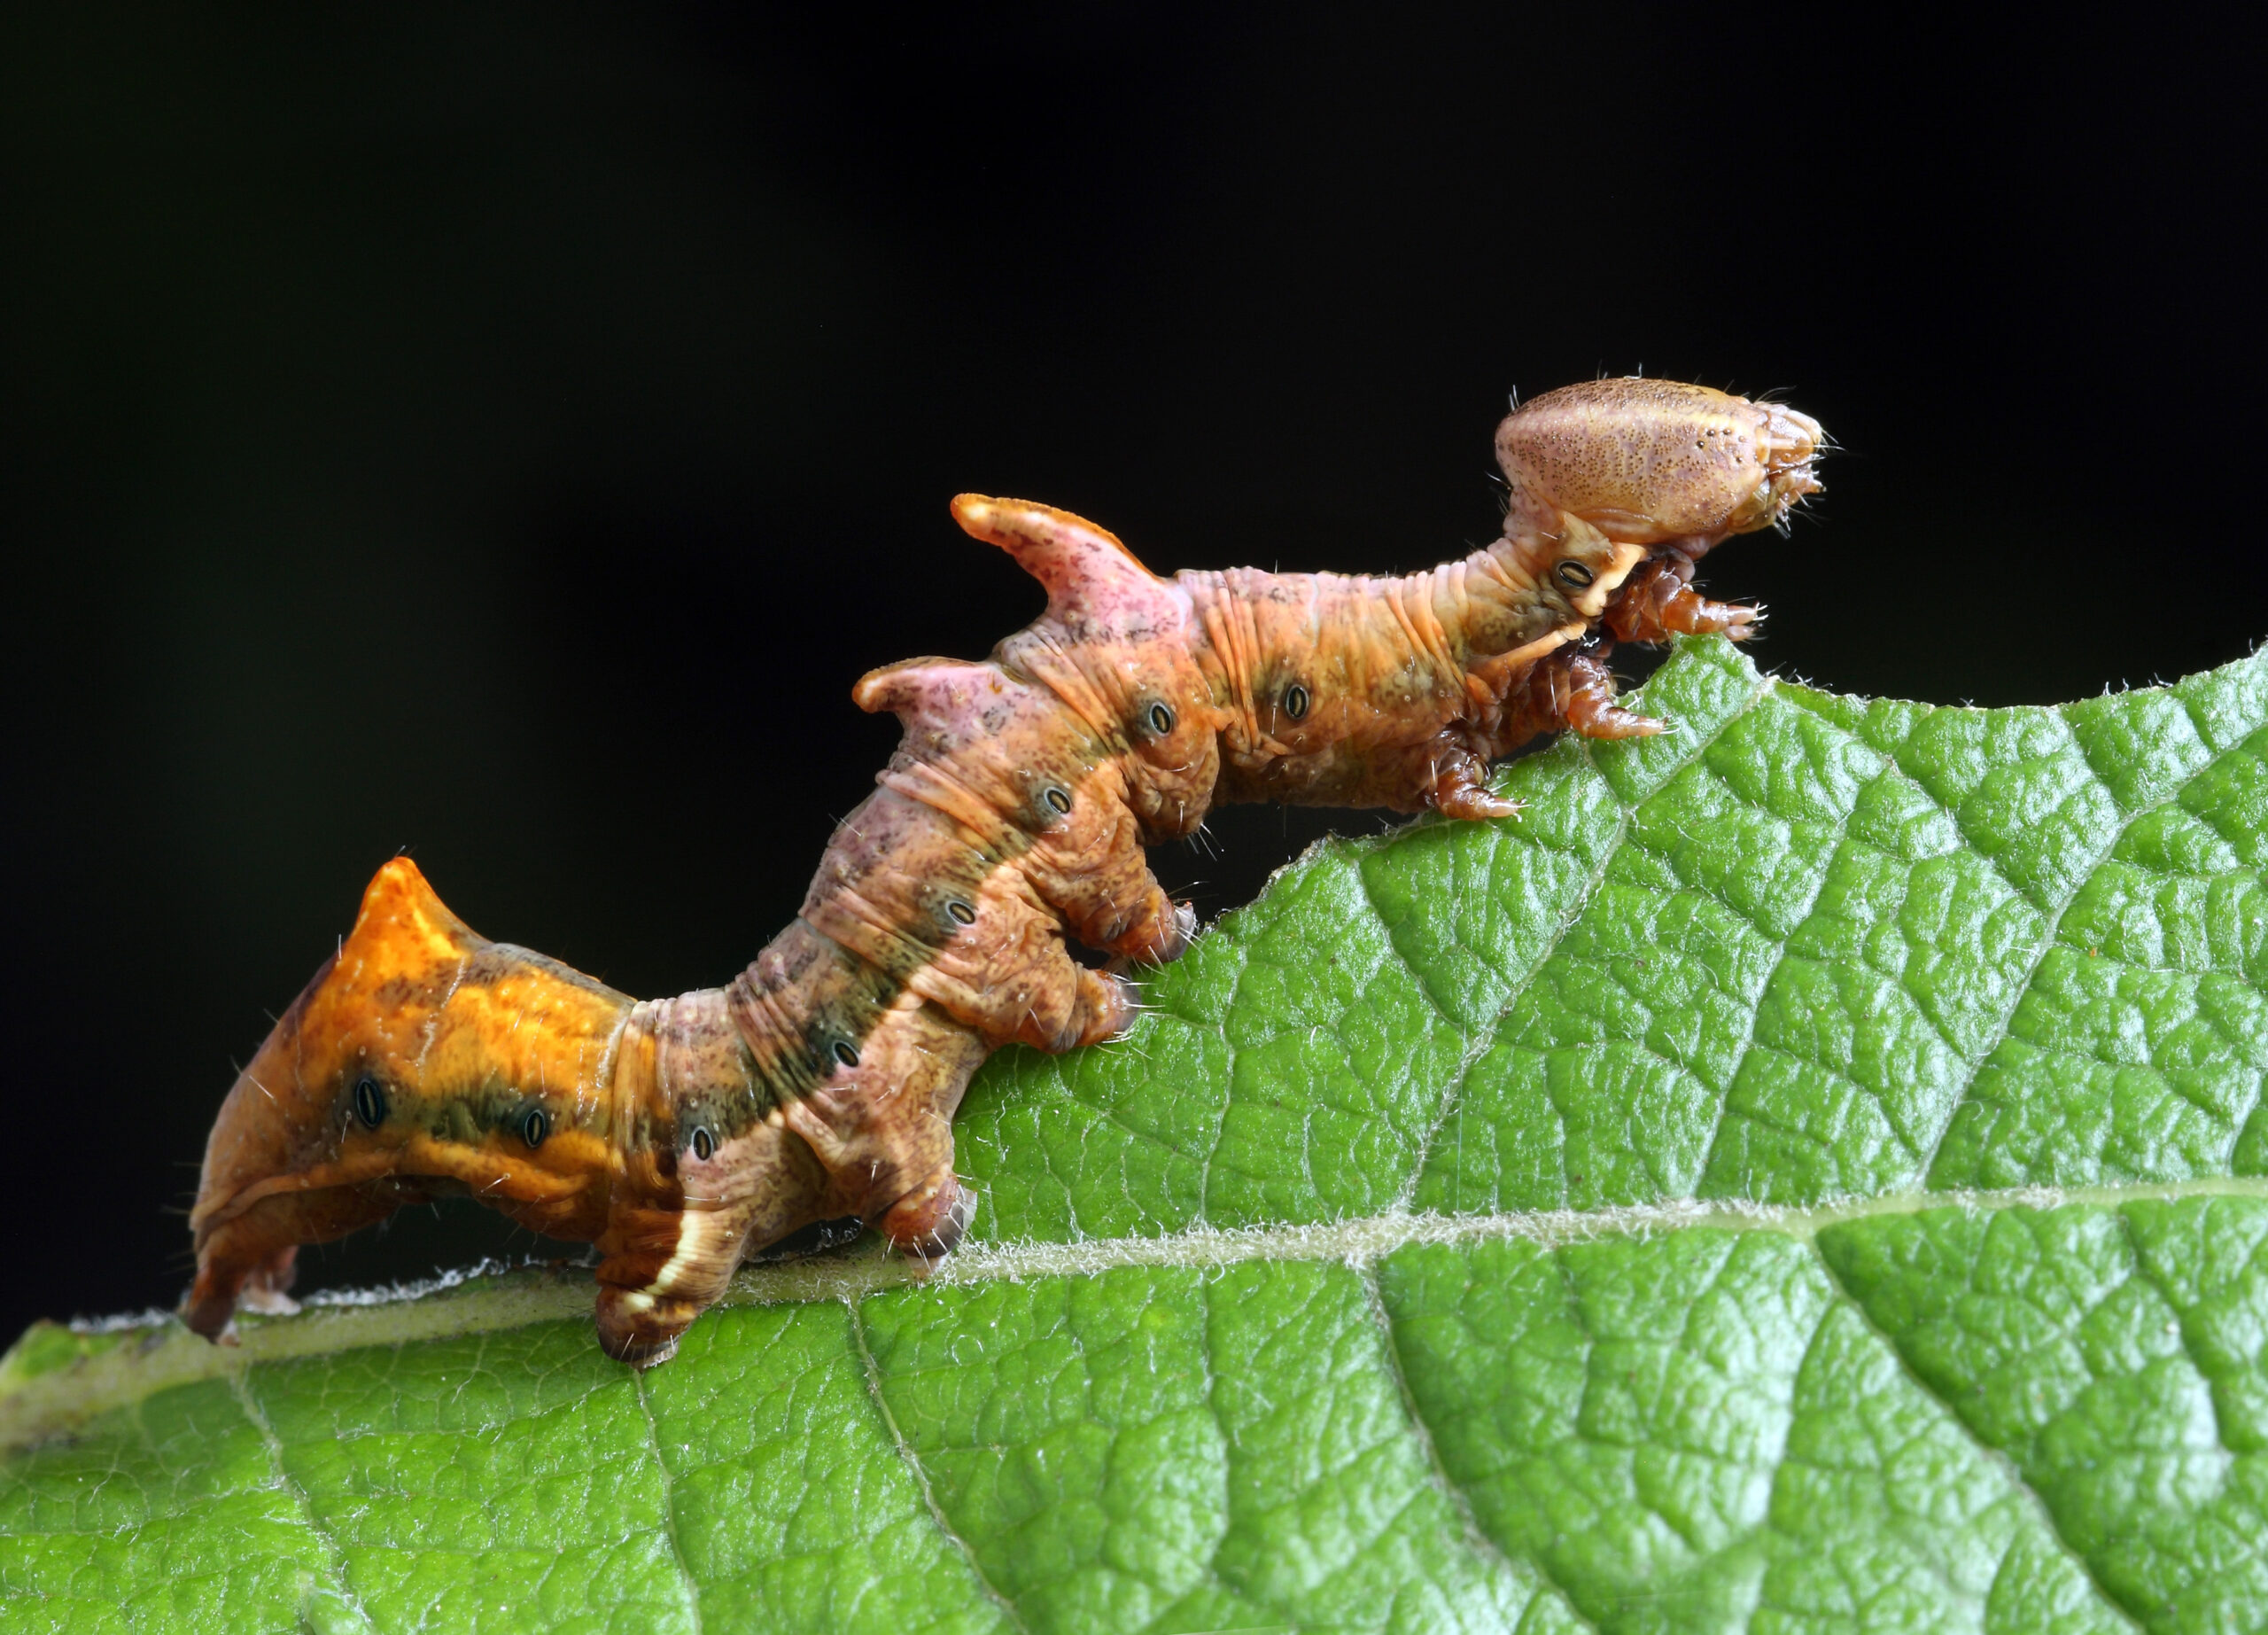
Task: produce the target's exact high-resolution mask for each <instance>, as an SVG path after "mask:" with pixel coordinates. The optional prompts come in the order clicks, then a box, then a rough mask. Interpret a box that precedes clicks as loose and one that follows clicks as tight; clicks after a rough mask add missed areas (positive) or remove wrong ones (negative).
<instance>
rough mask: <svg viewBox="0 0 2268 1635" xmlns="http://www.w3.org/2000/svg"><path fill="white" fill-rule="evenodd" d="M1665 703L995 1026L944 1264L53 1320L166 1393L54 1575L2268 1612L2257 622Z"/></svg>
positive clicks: (1818, 1616)
mask: <svg viewBox="0 0 2268 1635" xmlns="http://www.w3.org/2000/svg"><path fill="white" fill-rule="evenodd" d="M1647 704H1648V705H1649V706H1650V707H1651V708H1652V709H1653V710H1655V711H1656V712H1663V713H1666V714H1669V715H1670V716H1672V717H1673V718H1674V720H1676V721H1677V722H1678V724H1679V726H1680V728H1681V731H1680V732H1678V733H1677V734H1675V735H1673V736H1667V737H1665V738H1662V739H1658V740H1655V741H1652V742H1650V743H1643V744H1630V745H1619V746H1596V745H1588V746H1587V745H1582V744H1562V745H1559V746H1557V747H1555V748H1554V749H1552V750H1550V751H1547V752H1546V753H1545V754H1543V755H1542V756H1539V757H1536V758H1534V759H1531V760H1529V761H1526V762H1524V763H1522V764H1520V765H1519V766H1518V767H1515V768H1513V769H1511V772H1510V773H1509V774H1508V775H1507V777H1506V780H1505V781H1506V783H1507V785H1508V787H1510V788H1511V789H1512V790H1514V791H1515V792H1517V793H1518V794H1520V795H1522V796H1523V797H1524V798H1526V799H1528V800H1529V802H1530V803H1531V805H1530V811H1529V813H1528V815H1527V817H1526V820H1525V821H1522V822H1521V823H1519V824H1518V825H1503V826H1493V827H1487V828H1481V827H1464V826H1451V825H1446V824H1438V823H1426V824H1419V825H1417V826H1415V827H1413V828H1412V829H1406V830H1404V831H1402V832H1401V833H1399V834H1397V835H1394V836H1393V837H1386V838H1383V839H1380V840H1375V841H1364V842H1337V843H1332V844H1330V845H1326V846H1324V847H1323V848H1320V849H1319V850H1318V851H1317V852H1316V853H1312V854H1310V856H1309V857H1308V858H1307V859H1304V860H1302V861H1301V864H1300V865H1299V866H1297V867H1296V868H1294V869H1293V870H1291V871H1289V872H1288V873H1287V874H1286V875H1285V876H1283V877H1282V878H1279V880H1278V882H1277V883H1276V884H1275V885H1274V886H1273V887H1272V888H1271V889H1270V892H1269V893H1268V894H1267V896H1266V897H1265V898H1264V899H1262V901H1261V902H1260V903H1257V904H1255V905H1254V907H1252V908H1250V909H1248V910H1246V911H1244V912H1242V913H1240V914H1239V915H1234V916H1231V918H1230V919H1229V920H1228V921H1227V922H1225V923H1223V925H1222V926H1220V927H1218V928H1216V930H1214V932H1212V933H1211V934H1210V935H1208V937H1207V938H1205V939H1204V940H1203V941H1202V942H1201V943H1200V945H1199V946H1198V947H1197V948H1196V949H1195V950H1193V951H1192V954H1191V955H1190V956H1189V957H1188V958H1187V959H1186V960H1184V962H1182V963H1181V964H1180V965H1178V966H1177V967H1176V968H1174V969H1171V970H1169V971H1165V972H1161V973H1159V974H1158V975H1157V976H1156V977H1155V978H1154V979H1153V982H1152V984H1151V998H1152V1000H1153V1004H1154V1005H1155V1007H1156V1009H1155V1012H1154V1014H1153V1015H1152V1016H1150V1017H1148V1018H1147V1019H1146V1021H1145V1023H1144V1024H1143V1026H1142V1028H1141V1030H1140V1031H1139V1032H1138V1034H1137V1035H1136V1037H1135V1038H1134V1039H1131V1040H1130V1041H1129V1042H1128V1043H1127V1044H1126V1045H1125V1046H1122V1047H1114V1048H1108V1049H1105V1050H1100V1051H1094V1052H1088V1053H1084V1054H1083V1055H1075V1056H1071V1057H1067V1058H1060V1059H1050V1058H1044V1057H1040V1056H1037V1055H1029V1054H1023V1053H1011V1054H1007V1055H1003V1056H1002V1057H1000V1058H998V1059H996V1062H995V1063H994V1064H993V1066H992V1067H991V1068H990V1070H988V1071H987V1073H986V1074H985V1075H984V1076H983V1078H981V1079H980V1081H979V1084H978V1086H976V1088H975V1090H974V1091H973V1093H972V1095H971V1098H970V1103H969V1106H968V1107H967V1109H966V1110H965V1113H964V1117H963V1120H962V1131H963V1135H962V1147H961V1151H962V1155H963V1160H962V1161H963V1165H964V1168H965V1169H966V1170H967V1171H968V1172H971V1173H972V1174H974V1175H975V1177H976V1178H977V1179H978V1180H979V1181H980V1183H981V1184H982V1185H983V1187H984V1188H985V1197H986V1208H985V1211H984V1213H983V1216H982V1217H981V1218H980V1223H979V1231H978V1234H976V1240H975V1242H973V1243H972V1245H971V1246H970V1248H969V1249H968V1250H967V1251H965V1252H964V1254H963V1255H962V1256H961V1257H957V1259H956V1262H955V1263H954V1264H953V1265H951V1267H950V1268H949V1270H948V1272H947V1273H945V1274H944V1276H942V1277H941V1278H939V1279H938V1280H936V1281H933V1282H931V1283H929V1284H928V1285H915V1284H913V1283H910V1282H909V1281H907V1280H906V1279H905V1276H904V1274H903V1273H902V1272H900V1271H898V1270H897V1269H895V1268H893V1267H890V1266H889V1265H885V1264H883V1263H881V1262H878V1261H875V1260H874V1259H872V1258H870V1257H856V1256H854V1257H846V1258H840V1259H837V1260H835V1261H831V1262H828V1263H826V1264H824V1265H819V1266H815V1267H806V1268H800V1269H796V1268H790V1269H783V1270H779V1271H772V1272H764V1273H752V1274H749V1275H747V1276H746V1277H744V1279H743V1282H742V1288H741V1290H740V1293H739V1295H738V1296H736V1299H737V1300H738V1301H739V1302H740V1303H739V1304H734V1305H731V1306H728V1307H727V1308H725V1309H721V1310H719V1311H718V1312H713V1313H711V1315H710V1316H709V1317H707V1318H704V1319H703V1321H702V1322H701V1323H700V1324H699V1325H697V1326H696V1327H695V1330H694V1332H693V1334H692V1335H690V1336H689V1337H688V1339H687V1344H686V1348H685V1351H684V1352H683V1354H682V1355H681V1356H680V1359H678V1360H677V1361H676V1362H674V1363H672V1365H671V1366H669V1367H667V1368H664V1369H662V1370H658V1371H656V1372H655V1373H653V1374H649V1375H646V1376H642V1377H633V1376H631V1375H629V1374H625V1372H623V1371H622V1370H620V1369H618V1368H617V1367H615V1366H613V1365H610V1364H609V1363H607V1362H606V1361H605V1360H604V1359H603V1358H602V1356H601V1355H600V1354H599V1353H598V1352H597V1351H596V1349H595V1347H594V1346H593V1345H592V1344H591V1343H590V1341H589V1337H588V1331H587V1327H586V1325H585V1323H584V1322H583V1321H581V1320H579V1319H576V1318H570V1317H565V1316H563V1314H564V1313H566V1312H570V1311H571V1310H572V1309H573V1307H574V1304H575V1303H576V1302H577V1301H578V1300H579V1299H580V1298H581V1291H579V1290H578V1289H574V1288H572V1287H571V1286H560V1285H559V1284H558V1283H557V1282H556V1281H555V1280H554V1281H540V1287H529V1286H524V1280H523V1281H522V1282H519V1283H513V1282H507V1283H505V1284H501V1285H497V1286H495V1287H494V1288H493V1289H473V1290H470V1291H461V1292H460V1295H459V1296H452V1298H453V1299H454V1300H456V1301H457V1304H454V1305H451V1304H447V1302H443V1303H439V1304H435V1303H431V1302H428V1303H421V1304H417V1305H411V1306H404V1307H400V1308H391V1309H389V1308H380V1309H378V1310H376V1311H372V1312H361V1313H358V1314H354V1315H353V1318H352V1319H351V1320H348V1319H346V1318H338V1319H325V1318H323V1317H321V1316H311V1317H309V1318H303V1319H299V1320H293V1321H291V1322H285V1323H278V1324H270V1325H263V1326H261V1327H258V1328H257V1329H255V1330H254V1331H253V1333H252V1335H251V1338H250V1341H249V1343H248V1344H247V1346H246V1348H245V1354H244V1355H243V1356H242V1357H239V1358H236V1359H230V1358H228V1357H226V1356H224V1355H223V1354H221V1353H216V1352H212V1351H206V1350H202V1349H197V1348H194V1347H192V1346H190V1343H189V1342H187V1341H186V1340H183V1339H180V1338H178V1337H176V1338H166V1337H163V1336H159V1337H156V1338H151V1337H136V1336H134V1335H126V1336H120V1335H105V1336H99V1337H93V1336H90V1337H87V1338H84V1339H74V1338H73V1337H71V1336H66V1335H60V1334H58V1333H57V1332H56V1331H44V1332H42V1333H40V1334H36V1335H34V1336H32V1337H31V1338H30V1339H29V1340H28V1341H27V1343H26V1344H25V1345H24V1346H22V1347H19V1351H18V1352H17V1353H15V1354H14V1355H13V1357H12V1361H11V1363H10V1364H9V1371H10V1376H11V1377H10V1380H9V1382H8V1383H7V1384H6V1385H5V1386H4V1387H0V1411H4V1412H6V1413H8V1414H10V1415H11V1416H12V1423H13V1424H14V1425H15V1426H16V1427H17V1428H18V1434H19V1435H20V1434H21V1432H22V1430H23V1429H24V1428H27V1427H35V1426H36V1424H38V1423H40V1422H42V1421H40V1419H39V1415H40V1414H42V1413H53V1412H56V1411H57V1405H66V1406H67V1405H68V1404H69V1402H70V1401H71V1393H72V1391H73V1390H74V1388H80V1389H81V1391H82V1398H81V1399H82V1403H93V1402H96V1401H97V1400H98V1398H100V1396H101V1394H102V1393H108V1394H109V1396H110V1397H111V1398H115V1399H117V1400H118V1401H119V1403H120V1405H118V1406H115V1407H113V1408H111V1409H110V1410H108V1412H107V1413H106V1415H105V1416H103V1417H98V1418H97V1419H96V1420H95V1421H92V1422H91V1423H89V1424H88V1425H85V1426H84V1427H82V1429H81V1430H80V1433H79V1435H78V1436H77V1437H76V1438H75V1439H74V1440H67V1441H62V1442H56V1441H50V1442H48V1443H46V1444H43V1445H39V1446H36V1447H31V1448H27V1449H25V1450H22V1451H19V1452H16V1453H14V1454H12V1455H10V1456H9V1459H8V1462H7V1464H6V1465H5V1467H4V1469H0V1596H4V1597H5V1600H4V1605H5V1607H6V1608H7V1613H6V1616H7V1618H8V1621H9V1622H10V1623H11V1625H12V1626H15V1625H21V1626H23V1627H27V1628H56V1629H74V1630H75V1629H89V1630H93V1629H112V1628H120V1629H122V1628H129V1627H131V1628H159V1629H163V1628H184V1629H189V1628H199V1627H214V1626H215V1623H216V1622H217V1621H219V1620H220V1619H221V1618H222V1617H223V1616H225V1617H226V1619H227V1621H228V1622H229V1623H230V1624H231V1626H232V1627H247V1628H260V1627H271V1628H295V1627H316V1628H323V1629H333V1628H336V1629H366V1628H376V1629H392V1628H404V1629H408V1628H416V1627H439V1626H444V1625H446V1626H447V1627H461V1628H477V1629H493V1630H520V1629H537V1628H571V1629H591V1630H625V1631H626V1630H633V1629H636V1630H642V1629H672V1628H687V1629H689V1628H695V1627H698V1628H701V1629H703V1630H705V1631H716V1630H720V1629H749V1630H762V1631H767V1635H769V1632H771V1631H793V1630H805V1629H809V1630H858V1629H875V1630H882V1629H889V1630H901V1629H920V1630H938V1631H948V1630H951V1631H958V1630H1015V1629H1024V1630H1034V1631H1037V1630H1051V1631H1052V1630H1082V1631H1084V1630H1158V1631H1170V1630H1191V1631H1193V1630H1218V1629H1230V1628H1233V1629H1317V1630H1320V1629H1332V1630H1339V1629H1375V1630H1409V1631H1433V1630H1454V1629H1472V1630H1500V1629H1524V1630H1579V1629H1585V1628H1592V1629H1600V1630H1615V1631H1686V1630H1720V1629H1748V1630H1759V1631H1764V1630H1770V1631H1830V1630H1838V1631H1839V1630H1870V1629H1876V1630H1905V1629H1914V1628H1930V1629H1970V1630H1977V1631H2032V1630H2057V1631H2063V1630H2068V1631H2109V1630H2131V1629H2135V1628H2148V1629H2153V1630H2183V1631H2186V1630H2215V1629H2227V1630H2241V1629H2249V1628H2254V1627H2258V1626H2259V1625H2261V1624H2262V1623H2264V1622H2268V1570H2264V1568H2263V1566H2262V1560H2263V1557H2262V1553H2261V1552H2260V1551H2259V1549H2258V1547H2257V1540H2259V1539H2260V1538H2263V1537H2268V1528H2264V1525H2263V1522H2264V1520H2268V1518H2264V1515H2263V1508H2264V1506H2268V1463H2264V1460H2268V1372H2264V1362H2263V1353H2264V1350H2268V1271H2264V1270H2262V1269H2261V1268H2260V1265H2259V1263H2260V1262H2261V1260H2262V1255H2261V1245H2262V1243H2263V1242H2268V1180H2263V1179H2262V1177H2263V1175H2264V1171H2268V1125H2264V1121H2263V1114H2262V1110H2261V1100H2262V1098H2261V1089H2262V1085H2263V1081H2264V1078H2268V893H2264V891H2263V890H2262V886H2261V883H2260V878H2259V870H2260V868H2261V867H2262V864H2263V861H2264V858H2268V762H2264V751H2268V731H2264V725H2268V666H2263V665H2262V664H2260V663H2259V662H2257V661H2246V662H2244V663H2241V664H2238V665H2235V666H2229V667H2228V668H2226V669H2224V670H2221V671H2218V672H2215V673H2211V674H2209V675H2205V676H2200V677H2195V678H2193V679H2192V680H2190V681H2186V682H2184V683H2183V684H2181V685H2180V686H2179V687H2178V688H2173V689H2162V690H2157V691H2152V692H2148V693H2138V694H2129V695H2124V696H2121V697H2109V698H2104V699H2099V700H2091V701H2089V702H2088V703H2086V704H2083V705H2072V706H2069V707H2066V708H2064V709H2062V710H2017V711H1996V712H1979V711H1950V710H1931V709H1929V708H1927V707H1924V706H1920V705H1902V704H1895V703H1867V702H1864V701H1860V700H1852V699H1847V698H1838V697H1833V696H1831V695H1824V694H1818V693H1814V692H1810V691H1808V690H1806V689H1798V688H1792V687H1786V686H1780V685H1775V684H1773V683H1770V682H1768V681H1765V680H1763V679H1762V678H1759V676H1757V675H1756V673H1754V672H1753V671H1752V670H1751V668H1750V667H1749V666H1747V664H1746V663H1745V661H1744V659H1743V658H1741V656H1740V655H1739V654H1738V653H1737V652H1736V651H1735V650H1731V649H1729V648H1728V647H1726V646H1724V645H1723V644H1721V643H1707V642H1704V643H1693V644H1689V645H1687V646H1685V647H1683V648H1682V649H1681V650H1680V651H1679V652H1678V654H1677V655H1676V657H1675V658H1674V659H1673V661H1672V662H1671V663H1670V664H1669V665H1668V666H1666V667H1665V669H1664V671H1663V672H1662V673H1661V674H1660V675H1659V676H1658V677H1657V679H1656V681H1655V682H1654V683H1652V684H1651V686H1650V688H1649V689H1648V693H1647ZM2010 1189H2016V1190H2010ZM2024 1189H2030V1190H2024ZM1689 1200H1694V1201H1693V1202H1689ZM412 1314H416V1315H412ZM326 1321H331V1322H334V1323H335V1324H336V1327H335V1330H332V1331H326V1330H325V1329H324V1328H323V1327H322V1324H323V1323H324V1322H326ZM389 1325H392V1327H391V1328H390V1327H389ZM326 1332H336V1333H337V1334H338V1335H343V1336H347V1337H348V1338H350V1339H352V1340H354V1341H359V1342H365V1343H361V1344H359V1345H349V1346H347V1347H346V1349H341V1346H342V1342H340V1341H326V1340H325V1339H324V1338H323V1337H322V1336H323V1335H324V1334H325V1333H326ZM452 1335H454V1337H452ZM373 1338H377V1339H398V1340H399V1341H400V1343H392V1344H382V1345H375V1346H374V1345H370V1344H368V1343H367V1342H368V1341H369V1340H371V1339H373ZM183 1348H189V1349H183ZM293 1352H298V1353H304V1354H299V1355H291V1354H289V1353H293ZM216 1370H217V1371H218V1374H217V1375H216V1377H209V1378H203V1379H198V1378H196V1377H194V1376H196V1375H198V1374H200V1373H205V1374H214V1371H216ZM180 1381H187V1382H185V1383H176V1382H180ZM158 1386H162V1387H164V1389H154V1390H152V1389H151V1387H158ZM223 1609H225V1614H224V1612H223Z"/></svg>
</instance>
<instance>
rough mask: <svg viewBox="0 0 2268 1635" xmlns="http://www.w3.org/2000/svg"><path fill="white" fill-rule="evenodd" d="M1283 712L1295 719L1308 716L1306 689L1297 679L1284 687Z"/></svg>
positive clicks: (1303, 718) (1305, 718) (1301, 719)
mask: <svg viewBox="0 0 2268 1635" xmlns="http://www.w3.org/2000/svg"><path fill="white" fill-rule="evenodd" d="M1284 713H1285V714H1286V715H1288V716H1290V717H1291V718H1292V719H1293V720H1295V721H1303V720H1307V718H1308V689H1306V688H1304V687H1302V686H1301V685H1300V684H1299V683H1298V682H1297V681H1294V682H1293V683H1292V684H1291V685H1290V686H1289V687H1286V688H1285V689H1284Z"/></svg>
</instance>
